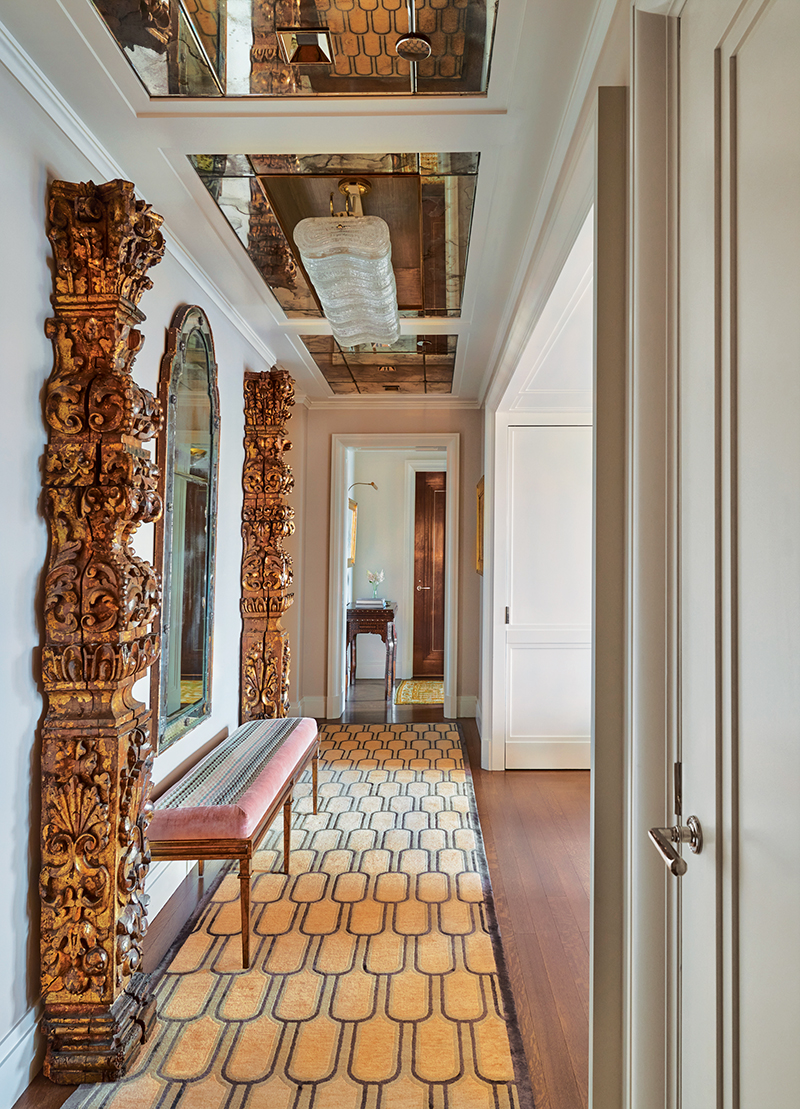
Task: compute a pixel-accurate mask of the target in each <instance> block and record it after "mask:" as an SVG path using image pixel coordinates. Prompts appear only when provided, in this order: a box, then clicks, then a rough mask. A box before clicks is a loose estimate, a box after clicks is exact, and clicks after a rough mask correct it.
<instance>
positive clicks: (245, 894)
mask: <svg viewBox="0 0 800 1109" xmlns="http://www.w3.org/2000/svg"><path fill="white" fill-rule="evenodd" d="M239 881H240V882H241V889H240V891H239V900H240V901H241V905H242V966H243V967H244V969H245V970H247V969H248V967H249V966H250V860H249V859H239Z"/></svg>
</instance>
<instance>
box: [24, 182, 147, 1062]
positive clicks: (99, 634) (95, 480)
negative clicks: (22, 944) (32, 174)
mask: <svg viewBox="0 0 800 1109" xmlns="http://www.w3.org/2000/svg"><path fill="white" fill-rule="evenodd" d="M161 222H162V221H161V217H160V216H158V215H156V214H155V213H154V212H152V211H151V210H150V208H149V207H148V206H147V205H146V204H144V203H143V202H142V201H140V200H137V199H136V197H135V195H134V191H133V185H132V184H131V183H130V182H128V181H111V182H108V183H107V184H105V185H100V186H97V185H94V184H92V183H91V182H90V183H89V184H72V183H69V182H65V181H55V182H53V184H52V186H51V188H50V196H49V205H48V228H47V233H48V236H49V238H50V241H51V243H52V245H53V254H54V258H55V277H54V286H55V289H54V293H53V297H52V302H53V309H54V316H53V318H52V319H50V320H48V321H47V325H46V330H47V334H48V336H49V337H50V338H51V339H52V341H53V347H54V354H55V360H54V361H55V364H54V368H53V372H52V374H51V375H50V378H49V380H48V382H47V390H46V399H45V418H46V421H47V424H48V429H49V436H48V444H47V453H46V456H45V474H44V487H45V496H44V505H45V513H46V516H47V521H48V526H49V532H50V548H49V553H48V562H47V568H46V578H45V600H44V615H45V641H44V647H43V651H42V677H43V682H44V688H45V692H46V696H47V712H46V716H45V720H44V725H43V734H42V825H41V846H42V868H41V874H40V894H41V907H42V915H41V922H42V931H41V951H42V972H41V973H42V991H43V995H44V1004H45V1015H44V1020H43V1023H42V1027H43V1031H44V1033H45V1036H46V1040H47V1055H46V1058H45V1064H44V1069H45V1074H46V1075H47V1076H48V1077H49V1078H51V1079H52V1080H53V1081H55V1082H63V1083H73V1082H93V1081H111V1080H114V1079H116V1078H119V1077H120V1076H121V1075H122V1074H124V1072H125V1068H126V1065H127V1063H128V1061H129V1060H130V1059H131V1058H132V1057H133V1055H134V1054H135V1053H136V1051H137V1049H138V1047H139V1045H140V1044H141V1043H142V1041H143V1039H144V1038H146V1036H147V1033H148V1031H149V1027H150V1025H151V1024H152V1021H153V1017H154V1006H153V1002H152V998H151V995H150V991H149V989H148V985H147V979H146V977H145V976H144V975H143V974H142V973H141V969H140V967H141V939H142V936H143V934H144V931H145V927H146V921H145V912H146V897H145V895H144V890H143V887H144V878H145V874H146V873H147V867H148V864H149V854H148V851H147V846H146V841H145V831H146V826H147V821H148V819H149V804H148V803H147V795H148V792H149V777H150V768H151V765H152V748H151V745H150V736H149V728H148V721H147V711H146V709H145V706H144V705H142V704H141V703H140V702H138V701H137V700H136V699H135V698H134V697H133V693H132V688H133V684H134V682H135V681H136V680H137V679H138V678H140V677H141V676H142V675H143V674H144V673H145V672H146V671H147V668H148V667H149V666H151V665H152V664H153V662H155V660H156V659H157V657H158V649H159V648H158V638H157V636H155V635H154V634H153V632H152V622H153V619H154V616H155V615H156V613H157V610H158V605H159V601H160V592H159V584H158V580H157V577H156V574H155V572H154V570H153V568H152V567H151V566H150V565H149V563H147V562H145V561H143V560H142V559H141V558H139V557H138V556H137V555H136V554H134V552H133V549H132V548H131V545H130V543H131V538H132V536H133V534H134V532H135V531H136V529H137V528H138V527H139V525H140V524H142V523H148V522H150V521H152V520H154V519H156V518H157V517H158V515H159V514H160V512H161V500H160V498H159V496H158V493H157V489H156V484H157V482H156V477H157V474H156V469H155V466H154V465H153V463H152V462H151V460H150V455H149V452H148V451H147V450H146V449H145V448H144V447H143V444H144V443H145V442H146V441H147V440H148V439H151V438H152V436H153V435H154V434H155V432H156V431H157V429H158V428H159V426H160V422H161V410H160V406H159V403H158V401H157V400H156V399H155V398H154V397H153V395H152V394H151V393H149V392H147V390H145V389H140V388H139V387H138V386H137V385H136V383H135V382H134V381H133V379H132V377H131V366H132V363H133V359H134V357H135V355H136V352H137V351H138V350H139V349H140V347H141V345H142V337H141V335H140V333H139V332H138V331H137V330H136V325H137V324H139V323H141V321H142V320H143V319H144V316H143V314H142V313H141V312H140V311H139V310H138V308H137V307H136V305H137V303H138V301H139V299H140V297H141V295H142V293H143V292H144V291H145V290H146V289H149V288H150V287H151V285H152V282H151V281H150V279H149V278H148V277H147V270H148V269H149V268H150V266H153V265H155V264H156V263H157V262H159V261H160V260H161V257H162V255H163V253H164V240H163V238H162V236H161V232H160V230H159V228H160V226H161Z"/></svg>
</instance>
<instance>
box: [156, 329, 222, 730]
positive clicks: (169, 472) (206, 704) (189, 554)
mask: <svg viewBox="0 0 800 1109" xmlns="http://www.w3.org/2000/svg"><path fill="white" fill-rule="evenodd" d="M161 397H162V403H163V405H164V411H165V412H166V414H167V416H166V421H165V428H164V430H163V432H162V435H161V437H160V438H159V450H158V458H159V466H160V468H161V471H162V482H163V485H164V516H163V518H162V522H161V527H160V529H159V532H160V534H157V537H156V547H157V559H158V560H159V561H160V567H159V568H160V569H161V573H162V584H163V594H164V595H163V603H162V615H161V662H160V666H159V668H158V670H159V672H158V676H157V682H158V692H157V696H156V697H154V698H153V700H154V703H155V704H157V705H158V737H159V749H160V750H163V748H164V747H166V746H168V745H169V744H170V743H172V742H174V741H175V740H176V739H178V738H179V737H180V736H181V735H184V734H185V733H186V732H187V731H189V730H190V729H191V728H193V727H194V726H195V725H196V724H197V723H199V721H200V719H202V717H203V716H205V715H207V714H208V713H209V712H210V709H211V643H212V629H213V596H214V542H215V528H214V521H215V517H216V511H215V508H216V469H217V449H218V400H217V386H216V363H215V361H214V346H213V339H212V336H211V331H210V328H209V326H208V322H207V321H206V319H205V315H204V314H203V312H202V311H201V309H199V308H197V307H190V308H185V309H181V310H180V311H179V312H178V313H177V314H176V317H175V319H174V320H173V327H172V328H170V330H169V333H168V343H167V353H166V354H165V356H164V359H163V361H162V371H161ZM162 460H163V461H162ZM159 556H160V557H159Z"/></svg>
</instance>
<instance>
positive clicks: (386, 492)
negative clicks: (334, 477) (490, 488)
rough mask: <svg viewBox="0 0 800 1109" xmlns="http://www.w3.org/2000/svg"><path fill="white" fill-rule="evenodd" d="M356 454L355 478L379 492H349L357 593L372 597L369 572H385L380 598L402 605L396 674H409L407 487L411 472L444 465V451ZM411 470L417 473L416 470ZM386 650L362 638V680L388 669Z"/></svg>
mask: <svg viewBox="0 0 800 1109" xmlns="http://www.w3.org/2000/svg"><path fill="white" fill-rule="evenodd" d="M348 453H351V454H352V455H353V459H354V468H353V478H352V480H353V481H367V482H369V481H374V482H375V484H376V485H377V486H378V488H377V490H375V489H371V488H370V487H369V486H368V485H366V486H365V485H357V486H356V488H355V489H353V490H352V491H351V493H350V497H351V498H352V499H353V500H357V501H358V543H357V546H356V564H355V567H354V570H355V573H354V575H353V590H354V592H353V596H354V597H355V598H363V597H371V596H372V586H371V585H370V584H369V581H368V580H367V570H375V571H378V570H383V571H384V574H385V578H384V581H383V583H382V584H381V585H379V586H378V596H379V597H385V598H386V599H387V600H390V601H395V602H396V603H397V605H398V610H397V616H396V620H395V623H396V627H397V640H398V650H397V678H398V679H399V678H410V677H411V676H412V675H411V665H412V655H413V652H412V650H411V646H412V642H413V634H414V621H413V615H414V614H413V610H412V607H411V603H410V602H409V596H410V595H413V594H411V580H410V579H411V576H412V574H413V559H412V558H411V557H410V556H411V553H412V551H413V519H414V516H413V513H414V495H413V491H412V490H413V486H412V489H409V484H410V482H409V472H410V471H411V468H412V467H415V468H416V469H426V468H430V469H435V468H437V465H439V466H442V465H443V459H444V452H433V451H389V450H387V451H362V450H353V451H352V452H348ZM412 472H413V471H412ZM385 664H386V648H385V646H384V644H383V642H382V640H381V639H379V638H378V636H376V635H360V636H359V637H358V671H357V674H356V676H357V677H358V678H382V677H383V676H384V673H385V669H384V668H385Z"/></svg>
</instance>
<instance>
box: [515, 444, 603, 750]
mask: <svg viewBox="0 0 800 1109" xmlns="http://www.w3.org/2000/svg"><path fill="white" fill-rule="evenodd" d="M508 436H509V440H508V461H509V481H508V490H509V507H510V516H509V533H508V544H507V558H508V569H507V581H508V606H507V609H506V682H507V688H508V696H507V698H506V743H505V748H506V751H505V762H506V768H507V769H509V770H511V769H514V770H527V769H556V770H558V769H569V770H575V769H584V768H588V767H589V765H590V738H589V737H590V716H591V658H592V653H591V603H592V429H591V427H581V426H572V427H563V426H559V427H555V426H538V427H524V426H512V427H510V428H509V430H508Z"/></svg>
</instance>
